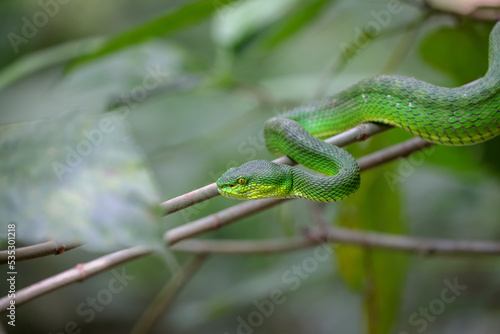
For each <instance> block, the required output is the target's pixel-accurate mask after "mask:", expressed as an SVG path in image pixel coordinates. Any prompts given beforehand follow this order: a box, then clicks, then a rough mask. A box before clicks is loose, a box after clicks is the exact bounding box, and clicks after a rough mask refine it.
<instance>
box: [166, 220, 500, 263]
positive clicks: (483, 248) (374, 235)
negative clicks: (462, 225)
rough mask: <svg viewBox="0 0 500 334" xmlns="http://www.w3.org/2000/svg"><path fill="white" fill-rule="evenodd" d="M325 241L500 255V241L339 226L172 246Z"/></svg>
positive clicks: (297, 245) (256, 249)
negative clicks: (282, 235)
mask: <svg viewBox="0 0 500 334" xmlns="http://www.w3.org/2000/svg"><path fill="white" fill-rule="evenodd" d="M325 242H328V243H339V244H353V245H359V246H362V247H377V248H386V249H391V250H395V251H403V252H410V253H417V254H419V255H443V256H447V255H455V256H459V255H499V254H500V242H490V241H468V240H449V239H435V238H419V237H408V236H402V235H395V234H387V233H380V232H371V231H359V230H352V229H348V228H341V227H330V228H329V229H328V230H325V229H323V228H316V229H315V232H313V233H310V234H308V235H306V236H302V237H293V238H276V239H268V240H206V239H199V240H196V239H190V240H184V241H181V242H179V243H178V244H176V245H174V246H172V250H175V251H181V252H192V253H212V254H215V253H216V254H238V255H241V254H261V255H266V254H274V253H278V252H289V251H294V250H299V249H303V248H307V247H311V246H314V245H318V244H322V243H325Z"/></svg>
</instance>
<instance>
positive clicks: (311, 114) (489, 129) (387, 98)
mask: <svg viewBox="0 0 500 334" xmlns="http://www.w3.org/2000/svg"><path fill="white" fill-rule="evenodd" d="M364 122H378V123H384V124H389V125H393V126H396V127H399V128H401V129H404V130H406V131H408V132H410V133H411V134H413V135H415V136H418V137H421V138H423V139H425V140H427V141H430V142H432V143H436V144H441V145H470V144H476V143H481V142H484V141H486V140H489V139H491V138H494V137H495V136H497V135H498V134H500V22H498V23H497V24H496V25H495V27H494V28H493V30H492V32H491V35H490V49H489V69H488V72H487V73H486V75H485V76H484V77H482V78H481V79H479V80H476V81H474V82H472V83H470V84H468V85H465V86H462V87H458V88H444V87H438V86H434V85H431V84H428V83H426V82H422V81H419V80H416V79H413V78H408V77H401V76H387V75H382V76H376V77H372V78H368V79H365V80H363V81H361V82H358V83H357V84H355V85H353V86H351V87H350V88H347V89H346V90H344V91H342V92H340V93H339V94H337V95H335V96H334V97H332V98H328V99H324V100H321V101H319V102H316V103H313V104H310V105H306V106H302V107H298V108H296V109H293V110H290V111H288V112H286V113H284V114H283V115H281V116H279V117H275V118H271V119H270V120H268V121H267V122H266V124H265V128H264V132H265V138H266V145H267V147H268V149H269V150H270V151H271V152H273V153H275V154H280V153H283V154H286V155H288V156H289V157H290V158H291V159H293V160H295V161H297V162H298V163H300V164H302V165H304V166H306V167H308V168H310V169H312V170H315V171H317V172H320V173H322V174H324V175H327V177H321V176H313V175H311V174H309V173H306V172H304V171H302V170H299V169H297V168H294V167H290V166H288V165H278V164H275V163H272V162H268V161H264V160H255V161H250V162H247V163H246V164H244V165H242V166H240V167H237V168H231V169H229V170H228V171H227V172H226V173H224V174H223V175H222V176H221V177H220V178H219V180H218V181H217V187H218V189H219V192H220V193H221V194H222V195H223V196H226V197H230V198H235V199H259V198H293V197H296V198H306V199H310V200H315V201H321V202H329V201H337V200H340V199H343V198H345V197H347V196H349V195H350V194H352V193H353V192H355V191H356V190H357V189H358V187H359V184H360V175H359V174H360V173H359V167H358V165H357V163H356V160H355V159H354V158H353V157H352V156H351V155H350V154H349V153H348V152H347V151H345V150H343V149H341V148H339V147H336V146H334V145H331V144H327V143H325V142H323V141H322V139H325V138H328V137H330V136H333V135H335V134H338V133H340V132H343V131H346V130H348V129H350V128H352V127H354V126H356V125H358V124H361V123H364Z"/></svg>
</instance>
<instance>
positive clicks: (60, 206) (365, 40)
mask: <svg viewBox="0 0 500 334" xmlns="http://www.w3.org/2000/svg"><path fill="white" fill-rule="evenodd" d="M40 13H46V14H45V15H43V14H40ZM45 18H46V19H45ZM34 23H37V25H34ZM30 24H31V27H30ZM493 24H494V22H491V21H481V20H476V19H473V18H469V17H464V16H456V15H452V14H450V13H446V12H440V11H437V10H435V9H432V8H431V7H429V6H427V5H426V4H422V3H420V2H419V1H389V2H386V1H369V0H357V1H347V0H345V1H344V0H338V1H335V0H313V1H298V0H279V1H278V0H275V1H263V0H240V1H229V0H220V1H219V0H214V1H211V0H210V1H206V0H193V1H179V0H171V1H153V0H149V1H142V2H137V1H127V0H123V1H105V2H103V1H95V0H87V1H77V0H73V1H71V0H70V1H62V0H60V1H57V0H52V1H49V0H47V1H45V0H42V1H40V2H38V1H25V0H22V1H21V0H16V1H14V0H4V1H0V27H1V29H0V31H2V38H1V39H0V68H1V70H0V101H1V103H0V107H1V112H0V125H1V126H2V128H1V129H0V157H1V158H0V171H1V174H0V186H1V190H0V212H3V213H2V221H3V222H5V225H6V224H7V223H9V222H15V223H16V224H17V232H18V234H17V242H18V247H19V246H22V245H28V244H32V243H36V242H42V241H44V240H47V239H51V238H71V237H72V236H73V237H74V236H78V237H80V238H81V239H82V240H83V241H85V242H86V246H85V247H82V248H78V249H75V250H72V251H70V252H67V253H66V254H63V255H61V256H57V257H46V258H41V259H36V260H31V261H26V262H22V263H18V264H17V271H18V276H17V287H18V289H21V288H23V287H26V286H28V285H30V284H33V283H36V282H38V281H40V280H42V279H44V278H46V277H49V276H52V275H54V274H57V273H59V272H61V271H63V270H66V269H68V268H71V267H73V266H75V265H76V264H77V263H83V262H87V261H90V260H92V259H95V258H97V257H99V256H100V255H102V254H106V253H109V252H111V251H113V250H116V249H121V248H124V247H126V246H132V245H136V244H155V245H158V243H160V242H161V236H162V234H163V232H165V231H167V230H168V229H171V228H174V227H176V226H179V225H182V224H185V223H188V222H190V221H193V220H196V219H198V218H201V217H204V216H206V215H208V214H210V213H214V212H217V211H218V210H221V209H223V208H226V207H229V206H231V205H234V204H235V202H234V201H231V200H229V199H225V198H215V199H212V200H210V201H208V202H205V203H203V204H201V205H197V206H194V207H192V208H188V209H186V210H184V211H182V212H178V213H175V214H172V215H170V216H167V217H163V218H160V217H159V215H158V210H157V209H155V208H154V204H155V203H158V202H160V201H164V200H167V199H170V198H173V197H175V196H178V195H181V194H183V193H186V192H188V191H191V190H193V189H196V188H199V187H201V186H204V185H206V184H209V183H212V182H214V181H215V180H216V179H217V177H218V176H220V175H221V174H222V172H223V171H225V170H226V169H227V168H228V167H231V166H233V165H239V164H242V163H244V162H246V161H248V160H252V159H256V158H258V159H271V158H272V156H271V155H270V154H269V153H268V152H267V151H266V150H265V147H264V145H263V142H262V137H261V135H262V131H261V128H262V124H263V123H264V121H265V120H266V119H267V118H269V117H272V116H274V115H275V114H276V113H279V112H282V111H285V110H287V109H288V108H291V107H293V106H296V105H300V104H304V103H307V102H310V101H313V100H314V99H316V98H320V97H322V96H325V95H332V94H335V93H336V92H338V91H340V90H341V89H343V88H345V87H347V86H349V85H351V84H354V83H355V82H357V81H358V80H360V79H362V78H365V77H368V76H372V75H377V74H397V75H404V76H412V77H415V78H418V79H420V80H423V81H426V82H430V83H433V84H436V85H441V86H448V87H453V86H458V85H462V84H465V83H468V82H470V81H472V80H475V79H477V78H479V77H481V76H482V75H483V74H484V73H485V71H486V69H487V66H488V63H487V57H488V36H489V31H490V30H491V28H492V26H493ZM103 119H106V120H108V121H111V122H112V123H111V124H112V126H113V131H110V133H109V134H108V132H105V131H104V130H102V129H103V128H102V127H101V128H100V129H101V130H102V131H101V134H103V139H102V142H100V141H99V144H96V145H93V146H91V148H90V149H89V150H90V151H89V153H88V154H86V155H85V156H81V159H80V160H81V161H80V160H78V158H74V159H76V160H78V161H77V162H76V163H75V166H76V167H72V166H70V168H69V169H68V170H66V169H64V168H63V169H57V168H61V166H60V165H54V162H59V163H61V164H62V165H65V166H66V167H68V165H67V161H66V160H65V159H67V155H68V152H69V151H68V148H67V147H69V148H70V149H69V150H71V149H75V150H77V149H78V145H79V144H80V143H81V142H82V140H85V139H88V138H89V137H88V136H86V135H85V134H86V133H87V134H88V133H89V132H91V131H92V129H94V130H95V129H99V126H100V125H99V124H101V123H99V122H100V121H101V120H103ZM96 136H97V137H95V138H97V139H96V140H98V139H99V138H100V137H99V135H96ZM408 138H410V136H409V135H408V134H406V133H404V132H403V131H401V130H398V129H394V130H390V131H388V132H386V133H384V134H381V135H378V136H376V137H375V138H372V139H369V140H367V141H365V142H363V143H359V144H356V145H351V146H350V148H349V150H350V151H351V152H352V153H353V154H354V155H355V156H357V157H359V156H362V155H364V154H367V153H369V152H373V151H375V150H377V149H380V148H383V147H386V146H388V145H391V144H395V143H397V142H400V141H402V140H405V139H408ZM499 144H500V141H499V139H498V138H497V139H495V140H492V141H490V142H488V143H485V144H481V145H476V146H473V147H435V148H432V149H430V150H428V151H426V152H425V153H421V154H419V155H417V156H416V157H415V158H414V159H413V160H412V159H410V160H407V161H405V160H398V161H395V162H393V163H390V164H388V165H385V166H383V167H380V168H377V169H375V170H373V171H370V172H367V173H365V174H363V178H362V183H363V184H362V187H361V189H360V191H359V193H357V194H356V195H354V196H352V197H351V198H349V199H347V200H345V201H343V202H341V203H335V204H328V205H315V204H311V203H310V202H307V201H298V200H295V201H291V202H288V203H286V204H283V205H281V206H279V207H276V208H273V209H270V210H267V211H265V212H261V213H259V214H257V215H255V216H253V217H249V218H246V219H243V220H241V221H239V222H237V223H235V224H232V225H230V226H227V227H224V228H223V229H221V230H219V231H215V232H211V233H208V234H206V235H204V236H203V238H214V239H266V238H278V237H287V236H289V237H291V236H296V235H300V234H301V233H303V231H304V229H306V228H307V227H310V226H312V225H314V224H315V223H317V222H315V218H314V217H315V215H317V214H318V213H319V215H320V216H321V217H324V219H325V220H326V221H328V223H329V224H332V225H339V226H348V227H352V228H359V229H369V230H375V231H382V232H388V233H397V234H406V235H411V236H419V237H433V238H447V239H470V240H498V239H499V237H500V224H499V223H500V206H499V203H500V178H499V175H500V174H499V172H500V155H499V148H500V146H499ZM82 149H83V148H82ZM85 152H87V151H85ZM65 161H66V164H65V163H64V162H65ZM54 166H56V167H54ZM57 170H59V172H57ZM2 226H4V223H2ZM2 229H3V231H0V235H2V242H1V243H2V246H3V247H2V249H5V248H6V243H5V238H4V236H6V232H7V231H6V227H2ZM332 249H333V252H332V254H331V256H329V257H328V258H327V259H326V260H324V261H323V260H321V261H320V260H318V258H317V257H315V251H317V250H316V248H310V249H306V250H299V251H294V252H287V253H280V254H270V255H247V256H241V255H212V256H209V257H208V258H207V259H206V261H205V262H204V263H203V265H202V266H201V267H200V268H199V270H198V271H197V272H196V273H195V274H194V275H193V277H192V278H191V279H190V280H189V281H188V283H187V284H186V286H185V287H184V289H183V290H182V291H180V293H179V295H178V296H176V298H175V299H174V300H173V302H172V304H171V305H170V306H169V308H168V309H167V310H166V311H165V312H164V313H163V314H162V316H161V317H160V319H159V321H158V322H157V323H156V325H155V326H154V329H153V330H152V332H153V333H182V334H184V333H231V334H232V333H248V334H249V333H285V332H286V333H353V334H354V333H381V334H382V333H397V334H403V333H411V334H413V333H429V334H430V333H439V334H446V333H457V332H459V333H498V332H500V304H499V300H500V298H499V297H500V287H499V284H498V282H499V281H500V269H499V268H500V262H499V260H498V258H497V257H485V256H482V257H481V256H461V257H456V256H455V257H451V256H449V257H442V256H432V255H427V256H426V255H406V254H401V253H398V252H395V251H381V250H377V249H360V248H357V247H349V246H334V247H333V248H332ZM192 257H193V255H191V254H185V253H175V252H173V253H172V252H159V253H158V255H154V256H148V257H146V258H143V259H140V260H136V261H133V262H130V263H127V264H125V265H122V266H120V267H117V268H116V269H115V270H114V271H108V272H105V273H102V274H100V275H97V276H95V277H92V278H90V279H87V280H84V281H82V282H80V283H77V284H73V285H71V286H68V287H65V288H63V289H60V290H58V291H56V292H53V293H51V294H49V295H46V296H43V297H41V298H38V299H36V300H34V301H32V302H30V303H28V304H26V305H23V306H21V307H19V308H18V309H17V313H16V315H17V317H16V327H15V328H13V327H11V326H8V325H7V318H6V317H5V315H2V316H1V323H2V324H3V327H4V330H6V331H7V332H8V333H70V332H74V333H126V332H130V330H131V329H132V328H133V326H134V324H136V323H137V321H138V319H139V318H140V317H141V315H142V313H143V312H144V310H145V309H146V307H148V305H149V304H150V303H151V301H152V300H153V298H154V297H155V296H157V295H158V293H159V291H160V290H161V289H162V287H163V286H164V285H165V283H166V282H167V281H168V280H169V279H171V278H172V275H173V273H175V272H176V271H177V270H178V267H177V265H178V266H182V265H183V264H185V263H187V262H188V261H189V260H190V259H191V258H192ZM311 259H313V260H311ZM314 261H316V262H315V263H316V266H313V267H307V268H309V269H310V272H307V273H306V274H304V273H302V274H297V273H294V272H293V268H296V267H297V266H299V267H303V266H304V265H306V266H307V265H312V264H311V263H314ZM2 268H5V266H2ZM5 273H6V269H5V270H3V269H2V273H1V275H2V276H1V282H2V283H1V284H0V286H1V287H2V293H1V295H2V296H3V295H5V294H6V293H5V291H4V289H3V287H5V286H6V285H5V284H4V282H5V278H4V275H5ZM124 273H126V275H128V276H126V277H128V278H127V279H128V280H126V281H125V283H123V284H124V285H123V289H121V290H120V292H116V293H113V294H112V295H111V296H112V297H111V299H110V300H106V303H105V305H103V304H102V303H101V304H99V303H98V305H97V306H95V308H93V307H92V306H91V304H92V300H96V298H97V297H98V296H101V297H102V296H103V293H104V292H103V290H106V289H108V290H109V284H110V281H112V280H114V279H116V276H117V275H122V277H123V274H124ZM457 282H458V283H457ZM450 284H451V285H453V284H455V287H456V284H459V285H460V287H459V288H458V290H456V291H455V293H452V292H451V291H452V289H450ZM446 289H448V290H446ZM277 290H279V291H283V292H284V294H283V296H282V298H281V299H279V300H280V301H281V302H280V303H279V304H276V303H275V304H273V307H272V311H269V314H267V315H266V314H264V315H263V316H262V315H261V318H262V321H260V320H259V319H260V318H259V316H256V315H255V314H256V312H257V313H258V312H260V313H261V314H263V313H262V312H263V311H259V306H257V305H261V304H262V303H263V301H264V300H269V299H270V298H271V296H272V295H273V293H276V291H277ZM443 291H444V292H443ZM443 296H444V297H443ZM452 297H455V298H452ZM451 299H453V300H451ZM264 304H265V302H264ZM266 305H267V304H266ZM92 310H93V311H92ZM252 315H253V316H254V318H253V320H252V319H249V317H250V318H251V317H252ZM242 321H243V322H246V323H247V325H242V323H243V322H242ZM252 321H253V323H254V324H257V323H258V325H255V326H252V325H248V323H249V322H250V323H252Z"/></svg>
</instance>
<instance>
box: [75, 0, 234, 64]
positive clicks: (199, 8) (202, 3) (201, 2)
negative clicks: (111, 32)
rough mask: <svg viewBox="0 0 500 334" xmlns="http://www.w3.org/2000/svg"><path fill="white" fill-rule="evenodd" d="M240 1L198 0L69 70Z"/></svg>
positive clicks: (115, 40) (130, 32)
mask: <svg viewBox="0 0 500 334" xmlns="http://www.w3.org/2000/svg"><path fill="white" fill-rule="evenodd" d="M236 1H238V0H215V1H214V0H198V1H195V2H191V3H188V4H186V5H184V6H183V7H180V8H178V9H177V10H175V11H173V12H170V13H167V14H165V15H163V16H160V17H159V18H157V19H154V20H151V21H148V22H146V23H144V24H143V25H140V26H138V27H134V28H132V29H130V30H128V31H125V32H124V33H122V34H120V35H118V36H116V37H113V38H111V39H110V40H109V41H108V42H107V43H106V44H104V45H103V46H102V47H101V48H99V49H98V50H96V51H95V52H93V53H91V54H89V55H87V56H83V57H79V58H77V59H75V60H74V61H73V62H71V63H70V64H69V67H68V68H69V69H71V68H73V67H74V66H78V65H81V64H83V63H85V62H87V61H90V60H93V59H95V58H99V57H102V56H104V55H106V54H109V53H111V52H115V51H117V50H120V49H122V48H124V47H128V46H131V45H134V44H137V43H140V42H143V41H145V40H147V39H149V38H152V37H161V36H165V35H167V34H169V33H171V32H174V31H177V30H180V29H182V28H185V27H188V26H191V25H194V24H196V23H199V22H201V21H203V20H205V19H207V18H208V17H209V16H210V15H212V14H213V13H214V12H215V11H217V10H221V9H222V8H224V7H225V6H228V5H230V4H231V3H233V2H236Z"/></svg>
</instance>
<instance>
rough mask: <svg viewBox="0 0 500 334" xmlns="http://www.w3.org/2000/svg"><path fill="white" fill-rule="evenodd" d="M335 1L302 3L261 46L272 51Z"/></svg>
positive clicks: (319, 0) (321, 0)
mask: <svg viewBox="0 0 500 334" xmlns="http://www.w3.org/2000/svg"><path fill="white" fill-rule="evenodd" d="M334 1H335V0H315V1H305V2H300V6H298V7H297V8H295V10H294V11H293V13H290V14H288V15H287V16H286V17H285V18H284V19H283V20H282V21H281V22H280V23H279V24H277V27H276V28H275V29H272V30H271V33H269V34H268V35H267V36H266V37H264V38H263V39H262V42H261V45H262V46H263V47H264V48H266V49H271V48H274V47H276V46H278V45H279V44H281V43H283V42H284V41H286V40H287V39H288V38H290V37H292V36H293V35H294V34H295V33H297V32H299V31H301V30H302V29H303V28H304V27H305V26H306V25H307V24H309V23H310V22H311V21H313V20H314V19H315V18H316V17H318V15H320V14H321V13H322V10H323V8H324V7H325V6H326V5H328V4H329V3H331V2H334Z"/></svg>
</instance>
